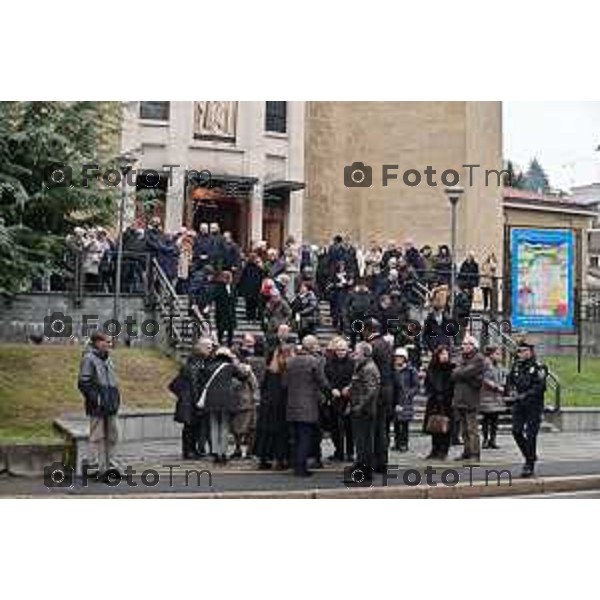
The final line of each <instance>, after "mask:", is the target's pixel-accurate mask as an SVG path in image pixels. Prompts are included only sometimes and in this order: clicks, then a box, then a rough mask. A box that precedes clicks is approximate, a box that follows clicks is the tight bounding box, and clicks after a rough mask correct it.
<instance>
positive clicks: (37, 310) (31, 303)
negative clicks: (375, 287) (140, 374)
mask: <svg viewBox="0 0 600 600" xmlns="http://www.w3.org/2000/svg"><path fill="white" fill-rule="evenodd" d="M53 313H61V314H64V315H65V316H66V317H68V318H70V319H71V321H72V327H71V330H72V331H71V334H70V335H69V336H64V337H55V338H52V339H51V338H49V339H48V340H46V343H48V342H53V343H71V342H72V343H76V342H78V341H81V340H82V339H83V338H85V337H86V335H85V330H84V321H85V320H86V319H84V316H85V315H87V322H88V323H89V325H88V329H89V328H92V327H93V326H94V325H98V326H99V327H100V328H101V329H102V326H103V325H104V324H105V323H106V321H109V320H110V319H112V317H113V296H111V295H109V294H95V295H88V296H85V297H84V298H83V302H82V305H81V306H80V307H74V306H73V302H72V300H71V297H70V296H69V295H68V294H62V293H31V294H19V295H18V296H16V297H15V298H14V299H12V300H6V301H4V303H3V305H2V306H1V307H0V340H1V341H13V342H23V341H27V340H28V339H29V336H30V335H32V334H37V335H45V333H44V318H45V317H47V316H49V315H52V314H53ZM119 315H120V316H119V321H120V322H121V323H125V319H126V318H127V317H128V316H129V317H131V318H132V319H135V320H136V321H137V327H136V329H137V332H138V336H137V337H136V338H133V339H132V345H143V346H154V345H157V344H158V343H159V340H160V339H161V338H160V335H161V332H160V330H159V332H158V335H157V336H152V335H148V336H146V335H143V334H142V331H141V326H142V323H143V322H144V321H147V320H149V319H153V318H154V315H153V313H152V312H148V311H147V310H146V309H145V307H144V299H143V298H142V297H139V296H124V297H122V299H121V303H120V313H119ZM92 316H93V317H97V319H95V320H94V319H92ZM57 327H58V326H57ZM147 327H148V332H150V324H148V325H147ZM91 331H92V329H89V332H90V333H91ZM88 335H89V334H88ZM125 336H126V328H125V325H123V326H122V333H121V336H120V337H119V339H125Z"/></svg>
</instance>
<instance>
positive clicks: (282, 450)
mask: <svg viewBox="0 0 600 600" xmlns="http://www.w3.org/2000/svg"><path fill="white" fill-rule="evenodd" d="M286 400H287V388H286V386H285V380H284V376H283V374H282V373H276V372H274V371H271V370H269V369H266V370H265V373H264V377H263V379H262V384H261V397H260V404H259V406H258V418H257V423H256V448H255V452H256V456H258V457H259V458H260V459H261V460H265V461H268V460H273V459H275V460H279V461H283V460H286V459H287V457H288V450H289V439H288V425H287V421H286V405H287V402H286Z"/></svg>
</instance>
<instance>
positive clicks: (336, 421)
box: [325, 337, 354, 461]
mask: <svg viewBox="0 0 600 600" xmlns="http://www.w3.org/2000/svg"><path fill="white" fill-rule="evenodd" d="M348 350H349V349H348V342H347V341H346V340H345V339H344V338H343V337H338V338H334V339H333V340H331V345H330V354H329V355H328V356H327V360H326V361H325V376H326V377H327V380H328V381H329V383H330V384H331V394H330V396H331V398H330V401H331V408H332V411H331V412H332V421H333V422H332V431H331V441H332V442H333V445H334V447H335V452H334V454H333V456H332V457H331V458H332V460H338V461H342V460H344V442H345V446H346V448H345V450H346V453H345V457H346V460H348V461H352V460H353V458H354V444H353V439H352V421H351V415H350V411H349V403H350V383H351V381H352V374H353V373H354V361H353V360H352V358H351V357H350V355H349V351H348Z"/></svg>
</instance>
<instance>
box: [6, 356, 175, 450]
mask: <svg viewBox="0 0 600 600" xmlns="http://www.w3.org/2000/svg"><path fill="white" fill-rule="evenodd" d="M81 352H82V349H81V348H80V347H78V346H53V345H41V346H32V345H28V344H0V443H1V442H8V441H23V442H33V441H36V442H37V441H48V440H54V441H55V440H57V439H59V438H58V436H57V434H56V433H55V432H54V430H53V428H52V421H53V420H54V419H55V418H57V417H59V416H61V415H63V414H64V413H67V412H78V411H80V412H82V413H83V401H82V399H81V395H80V394H79V391H78V390H77V373H78V369H79V360H80V358H81ZM113 357H114V362H115V365H116V368H117V373H118V376H119V380H120V388H121V395H122V401H123V405H122V410H123V409H124V410H127V409H132V408H133V409H135V408H173V407H174V399H173V396H172V395H171V394H170V392H169V391H168V390H167V388H166V386H167V384H168V383H169V381H170V380H171V378H172V377H173V376H174V374H175V373H176V371H177V363H176V362H175V361H174V360H172V359H169V358H166V357H164V356H162V355H161V354H160V353H159V352H158V351H156V350H153V349H139V348H135V349H134V348H123V349H118V350H116V351H115V352H114V354H113Z"/></svg>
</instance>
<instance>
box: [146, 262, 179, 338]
mask: <svg viewBox="0 0 600 600" xmlns="http://www.w3.org/2000/svg"><path fill="white" fill-rule="evenodd" d="M150 282H151V285H150V289H151V297H152V298H153V300H154V303H155V305H158V308H159V310H160V313H161V315H162V316H163V317H166V319H167V320H168V321H169V327H168V330H167V331H168V334H169V338H170V341H171V343H172V344H173V345H177V344H178V343H180V342H182V340H183V336H182V335H181V331H178V330H177V327H175V326H174V325H173V319H177V322H178V323H181V322H182V321H183V319H184V316H183V315H182V314H181V306H180V304H179V296H178V295H177V292H175V288H174V287H173V284H172V283H171V282H170V281H169V278H168V277H167V276H166V274H165V272H164V271H163V270H162V269H161V267H160V265H159V264H158V261H157V260H156V258H154V259H152V275H151V277H150Z"/></svg>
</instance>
